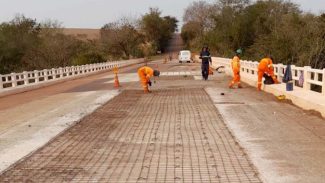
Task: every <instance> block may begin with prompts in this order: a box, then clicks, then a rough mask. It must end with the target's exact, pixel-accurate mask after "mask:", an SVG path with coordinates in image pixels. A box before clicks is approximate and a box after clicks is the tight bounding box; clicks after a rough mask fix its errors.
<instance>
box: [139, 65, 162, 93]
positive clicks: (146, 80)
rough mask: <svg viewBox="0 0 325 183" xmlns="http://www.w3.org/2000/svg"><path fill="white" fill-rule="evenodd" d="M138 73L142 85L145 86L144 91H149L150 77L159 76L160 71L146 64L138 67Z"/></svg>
mask: <svg viewBox="0 0 325 183" xmlns="http://www.w3.org/2000/svg"><path fill="white" fill-rule="evenodd" d="M138 75H139V78H140V82H141V85H142V87H143V90H144V93H149V92H150V91H149V86H151V84H152V83H151V81H150V78H151V77H152V76H159V75H160V72H159V71H158V70H153V69H152V68H150V67H148V66H144V67H141V68H139V69H138ZM148 85H149V86H148Z"/></svg>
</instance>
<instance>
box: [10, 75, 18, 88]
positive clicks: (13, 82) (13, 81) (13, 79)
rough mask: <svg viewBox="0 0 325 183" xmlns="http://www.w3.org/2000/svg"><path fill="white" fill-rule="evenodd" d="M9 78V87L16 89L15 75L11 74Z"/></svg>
mask: <svg viewBox="0 0 325 183" xmlns="http://www.w3.org/2000/svg"><path fill="white" fill-rule="evenodd" d="M10 76H11V86H12V87H16V86H17V80H16V74H15V73H11V74H10Z"/></svg>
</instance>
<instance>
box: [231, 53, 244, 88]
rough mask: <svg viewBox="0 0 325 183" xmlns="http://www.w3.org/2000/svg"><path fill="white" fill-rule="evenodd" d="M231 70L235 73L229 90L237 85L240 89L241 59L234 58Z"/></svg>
mask: <svg viewBox="0 0 325 183" xmlns="http://www.w3.org/2000/svg"><path fill="white" fill-rule="evenodd" d="M231 68H232V71H233V73H234V77H233V79H232V81H231V82H230V84H229V88H232V87H233V86H234V85H235V84H236V83H238V87H239V88H241V85H240V74H239V73H240V58H239V57H238V56H234V58H233V59H232V62H231Z"/></svg>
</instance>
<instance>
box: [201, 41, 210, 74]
mask: <svg viewBox="0 0 325 183" xmlns="http://www.w3.org/2000/svg"><path fill="white" fill-rule="evenodd" d="M200 59H201V60H202V65H201V69H202V77H203V79H204V80H208V77H209V67H210V66H209V63H211V62H212V61H211V55H210V52H209V48H208V47H207V46H204V47H203V48H202V51H201V53H200Z"/></svg>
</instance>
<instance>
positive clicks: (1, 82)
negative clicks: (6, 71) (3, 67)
mask: <svg viewBox="0 0 325 183" xmlns="http://www.w3.org/2000/svg"><path fill="white" fill-rule="evenodd" d="M0 89H3V81H2V75H1V74H0Z"/></svg>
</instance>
